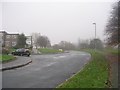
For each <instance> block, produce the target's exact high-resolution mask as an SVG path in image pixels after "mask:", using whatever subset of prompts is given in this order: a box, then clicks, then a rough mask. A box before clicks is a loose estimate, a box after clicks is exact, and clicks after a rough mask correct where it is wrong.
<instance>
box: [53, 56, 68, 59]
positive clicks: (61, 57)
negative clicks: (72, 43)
mask: <svg viewBox="0 0 120 90" xmlns="http://www.w3.org/2000/svg"><path fill="white" fill-rule="evenodd" d="M64 57H66V56H58V57H53V58H55V59H56V58H64Z"/></svg>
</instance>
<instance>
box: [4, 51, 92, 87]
mask: <svg viewBox="0 0 120 90" xmlns="http://www.w3.org/2000/svg"><path fill="white" fill-rule="evenodd" d="M21 58H22V57H21ZM90 58H91V56H90V54H88V53H85V52H77V51H71V52H70V53H62V54H52V55H32V56H31V59H32V61H33V62H32V63H31V64H29V65H27V66H24V67H21V68H17V69H13V70H8V71H4V72H3V73H2V80H3V83H2V86H3V88H55V87H56V86H58V85H59V84H61V83H62V82H64V81H65V80H66V79H68V78H69V77H70V76H72V75H73V74H74V73H76V72H78V71H79V70H81V69H82V68H83V66H84V65H85V64H86V63H88V61H89V60H90Z"/></svg>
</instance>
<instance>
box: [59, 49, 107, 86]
mask: <svg viewBox="0 0 120 90" xmlns="http://www.w3.org/2000/svg"><path fill="white" fill-rule="evenodd" d="M86 52H89V53H90V54H91V56H92V59H91V61H90V62H89V63H88V64H86V65H85V67H84V68H83V70H82V71H79V72H78V73H77V74H76V75H75V76H74V77H72V78H70V79H69V80H68V81H66V82H64V83H63V84H62V85H60V86H58V87H57V88H105V87H107V85H106V84H105V82H106V81H107V80H108V63H107V61H106V59H105V56H104V54H103V53H102V52H100V51H96V52H94V51H93V50H86Z"/></svg>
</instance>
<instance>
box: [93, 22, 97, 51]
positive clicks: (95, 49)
mask: <svg viewBox="0 0 120 90" xmlns="http://www.w3.org/2000/svg"><path fill="white" fill-rule="evenodd" d="M93 25H95V50H96V23H93Z"/></svg>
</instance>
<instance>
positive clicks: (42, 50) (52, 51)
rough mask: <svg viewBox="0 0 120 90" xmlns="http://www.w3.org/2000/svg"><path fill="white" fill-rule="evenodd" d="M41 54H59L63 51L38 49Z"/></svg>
mask: <svg viewBox="0 0 120 90" xmlns="http://www.w3.org/2000/svg"><path fill="white" fill-rule="evenodd" d="M38 50H39V51H40V52H41V53H42V54H55V53H60V52H63V51H60V50H58V49H50V48H40V49H38Z"/></svg>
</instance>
